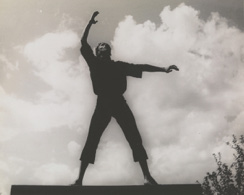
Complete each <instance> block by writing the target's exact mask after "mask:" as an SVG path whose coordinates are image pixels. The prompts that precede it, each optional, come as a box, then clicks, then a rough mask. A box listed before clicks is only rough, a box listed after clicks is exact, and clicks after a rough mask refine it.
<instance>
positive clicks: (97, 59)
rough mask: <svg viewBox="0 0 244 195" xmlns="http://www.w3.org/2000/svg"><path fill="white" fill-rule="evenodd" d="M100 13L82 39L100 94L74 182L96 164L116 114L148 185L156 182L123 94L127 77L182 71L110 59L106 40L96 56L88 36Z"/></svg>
mask: <svg viewBox="0 0 244 195" xmlns="http://www.w3.org/2000/svg"><path fill="white" fill-rule="evenodd" d="M98 14H99V12H94V13H93V15H92V17H91V20H90V22H89V23H88V25H87V27H86V29H85V32H84V34H83V37H82V39H81V44H82V47H81V50H80V51H81V54H82V55H83V57H84V59H85V60H86V62H87V64H88V66H89V68H90V73H91V80H92V84H93V90H94V93H95V94H96V95H97V105H96V108H95V111H94V114H93V116H92V119H91V123H90V128H89V133H88V137H87V141H86V144H85V146H84V149H83V152H82V155H81V158H80V160H81V161H82V163H81V167H80V173H79V177H78V179H77V180H76V182H75V184H74V185H82V180H83V177H84V174H85V171H86V168H87V167H88V165H89V163H92V164H93V163H94V161H95V154H96V149H97V146H98V143H99V140H100V138H101V135H102V133H103V132H104V130H105V128H106V127H107V125H108V123H109V122H110V120H111V117H114V118H115V119H116V120H117V122H118V124H119V125H120V127H121V128H122V130H123V133H124V135H125V137H126V139H127V141H128V142H129V145H130V147H131V149H132V151H133V157H134V161H136V162H139V164H140V166H141V169H142V172H143V175H144V184H145V185H157V182H156V181H155V180H154V179H153V177H152V176H151V174H150V172H149V169H148V165H147V161H146V160H147V158H148V157H147V153H146V151H145V149H144V147H143V145H142V139H141V136H140V133H139V131H138V129H137V125H136V121H135V119H134V116H133V114H132V112H131V110H130V108H129V107H128V105H127V103H126V101H125V99H124V97H123V93H124V92H125V91H126V87H127V81H126V76H133V77H137V78H141V77H142V72H144V71H146V72H166V73H169V72H171V71H172V70H179V69H178V68H177V66H175V65H171V66H169V67H167V68H161V67H155V66H151V65H147V64H138V65H134V64H129V63H125V62H121V61H113V60H111V58H110V57H111V48H110V46H109V45H108V44H106V43H99V44H98V46H97V48H96V52H95V53H96V55H94V54H93V51H92V49H91V47H90V45H89V44H88V43H87V37H88V34H89V30H90V28H91V26H92V24H96V23H97V21H96V20H95V17H96V16H97V15H98Z"/></svg>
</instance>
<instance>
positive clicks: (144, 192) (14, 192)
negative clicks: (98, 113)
mask: <svg viewBox="0 0 244 195" xmlns="http://www.w3.org/2000/svg"><path fill="white" fill-rule="evenodd" d="M137 194H138V195H201V194H202V193H201V186H200V185H199V184H180V185H158V186H28V185H13V186H12V188H11V195H137Z"/></svg>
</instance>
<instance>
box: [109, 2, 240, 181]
mask: <svg viewBox="0 0 244 195" xmlns="http://www.w3.org/2000/svg"><path fill="white" fill-rule="evenodd" d="M198 14H199V13H198V11H196V10H195V9H193V8H192V7H189V6H186V5H184V4H181V5H180V6H178V7H177V8H175V9H174V10H171V9H170V7H169V6H168V7H165V8H164V10H163V11H162V12H161V14H160V17H161V20H162V24H161V25H160V26H158V27H156V25H155V24H154V23H153V22H151V21H146V22H145V23H143V24H137V23H136V21H135V20H134V19H133V17H132V16H127V17H126V18H125V20H124V21H122V22H120V24H119V26H118V28H117V29H116V33H115V37H114V40H113V42H112V45H113V54H114V58H116V59H119V60H123V61H128V62H133V63H148V64H152V65H157V66H167V65H170V64H176V65H178V67H179V68H180V71H179V72H173V73H170V74H167V75H166V74H162V73H145V74H144V75H143V78H142V80H134V79H131V80H130V84H129V85H130V87H129V89H128V92H127V97H128V99H129V100H130V102H131V104H132V105H133V106H132V108H133V109H134V111H135V116H136V118H137V119H138V120H137V122H138V124H139V126H140V129H141V131H142V134H143V135H144V139H145V142H146V145H148V146H150V148H149V153H150V155H151V158H152V164H153V170H152V171H153V172H154V173H157V174H158V177H159V178H160V175H161V176H162V178H165V177H163V176H164V175H165V174H166V171H167V168H166V167H174V171H173V173H172V171H171V175H167V177H166V178H167V181H166V179H161V181H162V182H171V183H174V182H183V183H184V182H194V181H193V180H194V179H195V180H200V179H201V178H199V176H200V175H203V174H204V171H208V170H209V169H211V168H214V160H213V159H212V157H211V153H212V152H213V151H214V152H216V150H215V148H220V149H223V148H225V147H219V144H220V145H222V146H223V145H225V142H224V141H223V139H224V138H225V137H228V136H230V135H231V134H238V135H239V134H241V133H242V132H243V130H240V129H241V125H240V122H239V121H241V120H239V118H242V117H241V116H242V113H241V111H242V110H243V103H244V101H243V85H242V83H243V78H242V77H241V76H240V75H242V74H243V46H244V43H243V41H241V40H243V38H244V33H243V32H241V31H240V30H238V29H236V28H234V27H229V26H228V25H227V20H226V19H224V18H222V17H221V16H219V15H218V14H217V13H213V14H212V16H211V17H210V18H209V19H208V20H207V21H203V20H201V19H199V17H198ZM241 97H242V99H241ZM228 118H234V121H232V122H230V121H229V120H227V119H228ZM238 127H239V128H238ZM193 148H194V149H193ZM220 152H223V153H225V152H224V150H221V151H220ZM206 153H207V154H208V157H206ZM203 154H204V155H203ZM223 155H230V154H229V153H227V154H223ZM203 156H204V158H205V159H204V161H205V162H206V163H205V166H202V163H201V162H202V160H203V159H202V158H203ZM172 164H173V166H172ZM192 164H195V165H199V167H201V168H199V167H198V166H194V167H195V168H194V172H192V171H191V170H193V169H192ZM182 166H184V170H186V172H187V171H188V172H189V173H191V174H192V175H187V174H181V175H183V176H182V177H175V175H177V173H178V174H179V173H180V172H181V171H182ZM161 167H162V169H161V170H159V169H160V168H161ZM159 180H160V179H159Z"/></svg>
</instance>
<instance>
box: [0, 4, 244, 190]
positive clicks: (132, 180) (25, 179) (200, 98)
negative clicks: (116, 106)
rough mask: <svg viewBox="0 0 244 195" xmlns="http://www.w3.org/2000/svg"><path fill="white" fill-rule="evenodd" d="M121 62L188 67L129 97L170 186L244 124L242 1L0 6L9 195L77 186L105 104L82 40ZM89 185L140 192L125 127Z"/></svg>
mask: <svg viewBox="0 0 244 195" xmlns="http://www.w3.org/2000/svg"><path fill="white" fill-rule="evenodd" d="M94 11H99V12H100V14H99V15H98V16H97V20H98V23H97V24H96V25H94V26H92V29H91V32H90V34H89V40H88V41H89V43H90V45H91V46H92V47H93V48H94V47H95V46H96V45H97V44H98V43H99V42H104V41H105V42H108V43H110V44H111V46H112V57H113V59H114V60H122V61H126V62H132V63H135V64H145V63H146V64H151V65H155V66H159V67H165V66H168V65H171V64H176V65H177V66H178V67H179V69H180V71H179V72H172V73H170V74H166V73H143V77H142V79H136V78H128V89H127V91H126V93H125V97H126V99H127V103H128V104H129V106H130V108H131V109H132V111H133V113H134V116H135V118H136V121H137V125H138V127H139V130H140V133H141V135H142V139H143V143H144V146H145V148H146V150H147V153H148V156H149V160H148V164H149V168H150V170H151V173H152V175H153V176H154V178H155V179H156V180H157V181H158V183H160V184H181V183H196V181H197V180H199V181H201V180H202V179H203V177H204V176H205V174H206V172H208V171H213V170H215V169H216V165H215V162H214V159H213V156H212V154H213V153H218V152H221V153H222V159H223V161H225V162H227V163H230V162H231V161H232V158H233V156H232V153H233V151H232V150H231V149H230V148H229V146H227V145H226V142H227V141H231V139H232V138H231V136H232V135H233V134H235V135H237V136H239V135H241V134H243V126H244V122H243V121H244V112H243V108H244V87H243V82H244V77H243V75H244V74H243V73H244V72H243V71H244V41H243V40H244V32H243V29H244V23H243V19H244V18H243V16H244V15H243V14H244V12H243V1H241V0H233V1H228V0H221V1H220V0H204V1H202V0H186V1H184V2H183V1H180V0H171V1H161V0H153V1H146V0H133V1H129V0H124V1H119V0H115V1H109V0H89V1H88V0H73V1H68V0H59V1H58V0H53V1H47V0H42V1H39V0H38V1H37V0H32V1H31V0H21V1H14V0H0V28H1V37H0V62H1V63H0V134H1V136H0V149H1V153H0V181H1V182H0V193H1V194H2V195H7V194H9V192H10V187H11V185H13V184H15V185H20V184H24V185H69V184H71V183H73V182H74V181H75V179H76V178H77V176H78V171H79V165H80V161H79V157H80V153H81V151H82V148H83V146H84V143H85V140H86V136H87V133H88V128H89V123H90V118H91V116H92V113H93V110H94V108H95V104H96V96H95V95H94V94H93V90H92V84H91V80H90V76H89V69H88V67H87V64H86V62H85V61H84V59H83V57H82V56H81V55H80V53H79V48H80V37H81V35H82V33H83V30H84V28H85V26H86V24H87V22H88V21H89V19H90V17H91V15H92V13H93V12H94ZM84 184H85V185H142V184H143V177H142V173H141V170H140V167H139V165H138V163H134V162H133V158H132V154H131V150H130V148H129V146H128V143H127V142H126V140H125V138H124V135H123V133H122V131H121V129H120V128H119V126H118V124H117V123H116V122H115V120H112V121H111V123H110V124H109V126H108V128H107V129H106V131H105V133H104V134H103V136H102V138H101V142H100V144H99V147H98V150H97V156H96V162H95V164H94V165H91V166H89V167H88V169H87V172H86V175H85V179H84Z"/></svg>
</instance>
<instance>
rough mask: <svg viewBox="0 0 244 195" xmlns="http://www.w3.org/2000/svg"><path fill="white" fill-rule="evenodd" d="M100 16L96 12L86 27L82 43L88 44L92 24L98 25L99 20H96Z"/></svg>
mask: <svg viewBox="0 0 244 195" xmlns="http://www.w3.org/2000/svg"><path fill="white" fill-rule="evenodd" d="M98 14H99V12H98V11H96V12H94V13H93V15H92V17H91V19H90V21H89V23H88V24H87V26H86V29H85V31H84V34H83V36H82V38H81V43H82V44H84V43H87V37H88V34H89V31H90V28H91V26H92V24H96V23H97V20H95V18H96V16H97V15H98Z"/></svg>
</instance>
